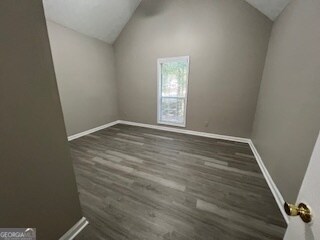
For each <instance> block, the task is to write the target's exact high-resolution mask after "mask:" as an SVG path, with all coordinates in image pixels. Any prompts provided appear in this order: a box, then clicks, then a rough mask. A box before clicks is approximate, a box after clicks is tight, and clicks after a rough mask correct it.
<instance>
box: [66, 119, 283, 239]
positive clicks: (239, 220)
mask: <svg viewBox="0 0 320 240" xmlns="http://www.w3.org/2000/svg"><path fill="white" fill-rule="evenodd" d="M70 146H71V153H72V158H73V162H74V169H75V172H76V179H77V184H78V189H79V194H80V201H81V205H82V210H83V214H84V216H85V217H87V219H88V220H89V222H90V225H89V226H88V227H86V229H85V230H84V231H83V232H82V233H81V235H80V236H78V237H77V238H76V239H77V240H89V239H90V240H95V239H103V240H106V239H108V240H109V239H114V240H220V239H223V240H234V239H237V240H238V239H239V240H249V239H250V240H252V239H255V240H256V239H257V240H260V239H261V240H271V239H282V238H283V236H284V232H285V228H286V224H285V221H284V220H283V218H282V216H281V213H280V211H279V209H278V207H277V204H276V202H275V200H274V199H273V196H272V194H271V192H270V190H269V188H268V186H267V183H266V181H265V180H264V178H263V175H262V173H261V172H260V170H259V166H258V165H257V163H256V160H255V159H254V156H253V154H252V152H251V150H250V147H249V145H248V144H245V143H238V142H232V141H224V140H218V139H210V138H204V137H198V136H191V135H184V134H178V133H172V132H165V131H160V130H154V129H147V128H141V127H133V126H127V125H121V124H118V125H116V126H114V127H111V128H108V129H105V130H101V131H99V132H96V133H93V134H90V135H87V136H85V137H82V138H79V139H76V140H74V141H72V142H70Z"/></svg>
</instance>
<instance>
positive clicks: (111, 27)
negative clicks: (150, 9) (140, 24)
mask: <svg viewBox="0 0 320 240" xmlns="http://www.w3.org/2000/svg"><path fill="white" fill-rule="evenodd" d="M140 1H141V0H43V5H44V10H45V15H46V18H47V19H49V20H52V21H54V22H56V23H59V24H61V25H63V26H65V27H68V28H71V29H73V30H75V31H77V32H80V33H83V34H85V35H88V36H91V37H94V38H97V39H100V40H102V41H105V42H107V43H110V44H112V43H113V42H114V41H115V40H116V38H117V37H118V35H119V34H120V32H121V31H122V29H123V28H124V26H125V25H126V24H127V22H128V21H129V19H130V18H131V16H132V14H133V13H134V11H135V9H136V8H137V7H138V5H139V4H140Z"/></svg>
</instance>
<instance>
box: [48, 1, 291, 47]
mask: <svg viewBox="0 0 320 240" xmlns="http://www.w3.org/2000/svg"><path fill="white" fill-rule="evenodd" d="M159 1H161V0H159ZM194 1H196V0H194ZM197 1H201V0H197ZM245 1H247V2H248V3H249V4H251V5H252V6H254V7H255V8H257V9H258V10H259V11H261V12H262V13H264V14H265V15H266V16H268V17H269V18H270V19H271V20H275V19H276V18H277V17H278V16H279V14H280V13H281V12H282V11H283V9H284V8H285V7H286V6H287V4H288V3H289V1H290V0H245ZM140 2H141V0H43V5H44V9H45V14H46V18H47V19H49V20H52V21H54V22H56V23H59V24H61V25H63V26H66V27H68V28H71V29H73V30H75V31H77V32H80V33H83V34H85V35H88V36H91V37H94V38H97V39H100V40H102V41H105V42H107V43H110V44H112V43H113V42H114V41H115V40H116V39H117V37H118V36H119V34H120V32H121V31H122V29H123V28H124V26H125V25H126V24H127V22H128V21H129V19H130V18H131V16H132V14H133V13H134V11H135V9H136V8H137V7H138V5H139V4H140Z"/></svg>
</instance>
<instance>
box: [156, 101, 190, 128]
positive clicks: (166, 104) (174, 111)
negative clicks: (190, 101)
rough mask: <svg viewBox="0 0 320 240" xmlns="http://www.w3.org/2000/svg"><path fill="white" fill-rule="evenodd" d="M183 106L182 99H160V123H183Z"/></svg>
mask: <svg viewBox="0 0 320 240" xmlns="http://www.w3.org/2000/svg"><path fill="white" fill-rule="evenodd" d="M184 104H185V100H184V99H183V98H166V97H164V98H162V101H161V114H160V115H161V116H160V120H161V122H168V123H176V124H183V123H184V115H185V113H184V109H185V108H184Z"/></svg>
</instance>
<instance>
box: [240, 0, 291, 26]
mask: <svg viewBox="0 0 320 240" xmlns="http://www.w3.org/2000/svg"><path fill="white" fill-rule="evenodd" d="M246 1H247V2H248V3H250V4H251V5H252V6H254V7H255V8H256V9H258V10H259V11H261V12H262V13H263V14H264V15H266V16H267V17H268V18H270V19H271V20H273V21H274V20H276V18H277V17H278V16H279V15H280V13H281V12H282V11H283V9H285V7H286V6H287V5H288V3H289V2H290V1H291V0H246Z"/></svg>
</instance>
